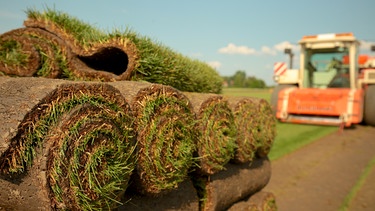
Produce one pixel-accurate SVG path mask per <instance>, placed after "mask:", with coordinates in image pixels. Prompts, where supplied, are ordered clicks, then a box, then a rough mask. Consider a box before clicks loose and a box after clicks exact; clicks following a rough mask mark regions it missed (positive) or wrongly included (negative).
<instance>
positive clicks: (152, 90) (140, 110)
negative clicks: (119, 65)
mask: <svg viewBox="0 0 375 211" xmlns="http://www.w3.org/2000/svg"><path fill="white" fill-rule="evenodd" d="M111 84H112V85H113V86H114V87H116V88H117V89H118V90H120V91H121V92H122V93H123V94H124V96H125V97H126V98H127V99H131V106H132V109H133V111H134V115H135V120H136V121H135V130H136V132H137V141H138V162H137V167H136V174H135V175H134V183H133V184H134V186H132V187H133V189H134V190H135V191H137V192H139V193H140V194H144V195H158V194H163V193H165V192H168V191H171V190H174V189H176V188H177V187H178V185H179V183H181V182H183V181H184V180H186V179H187V178H188V172H189V171H190V169H191V167H192V165H193V162H194V157H193V156H194V151H195V149H196V146H195V139H196V137H197V135H196V134H197V133H196V131H195V128H194V126H195V114H194V111H193V107H192V105H191V103H190V101H189V99H188V98H187V97H186V96H185V95H184V94H183V93H182V92H180V91H178V90H177V89H175V88H173V87H170V86H165V85H160V84H151V83H140V82H128V83H122V82H113V83H111Z"/></svg>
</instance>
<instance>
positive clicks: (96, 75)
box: [0, 19, 137, 81]
mask: <svg viewBox="0 0 375 211" xmlns="http://www.w3.org/2000/svg"><path fill="white" fill-rule="evenodd" d="M24 24H25V26H26V28H20V29H15V30H12V31H9V32H7V33H5V34H2V35H1V36H0V46H1V47H0V48H1V50H2V51H3V52H4V54H5V55H4V56H3V57H1V62H0V70H1V71H2V72H3V73H4V74H6V75H16V76H38V77H47V78H64V79H70V80H96V81H114V80H129V79H130V76H131V73H132V71H133V70H134V68H135V66H136V59H137V51H136V50H137V49H136V47H135V45H134V44H133V43H132V42H131V41H130V40H129V39H126V38H120V37H113V38H107V39H103V40H102V41H101V42H95V43H92V44H90V45H88V46H83V45H80V44H79V43H77V42H76V41H75V39H74V37H72V36H71V35H70V34H69V33H67V32H66V31H64V30H63V29H61V28H60V27H59V26H57V25H56V24H55V23H54V22H51V21H47V20H42V19H28V20H26V21H25V22H24Z"/></svg>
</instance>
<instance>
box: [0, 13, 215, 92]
mask: <svg viewBox="0 0 375 211" xmlns="http://www.w3.org/2000/svg"><path fill="white" fill-rule="evenodd" d="M26 13H27V17H28V18H27V19H26V20H25V21H24V25H25V28H19V29H15V30H12V31H9V32H6V33H4V34H2V35H0V52H1V53H0V73H2V74H5V75H15V76H38V77H49V78H65V79H70V80H96V81H119V80H144V81H148V82H151V83H158V84H164V85H169V86H172V87H175V88H177V89H179V90H181V91H190V92H209V93H219V92H221V89H222V78H221V77H220V76H219V74H218V73H217V72H216V71H215V70H214V69H213V68H212V67H210V66H209V65H208V64H206V63H204V62H201V61H199V60H196V59H191V58H189V57H186V56H183V55H182V54H180V53H178V52H176V51H174V50H172V49H171V48H169V47H167V46H165V45H163V44H161V43H159V42H157V41H153V40H151V39H150V38H148V37H146V36H141V35H139V34H138V33H136V32H134V31H131V30H128V29H127V30H125V31H120V30H116V29H115V30H113V31H112V32H104V31H102V30H99V29H97V28H94V27H93V26H91V25H89V24H87V23H84V22H83V21H81V20H79V19H77V18H75V17H72V16H70V15H69V14H66V13H64V12H60V11H56V10H53V9H49V8H47V9H46V10H45V11H36V10H33V9H28V10H27V11H26Z"/></svg>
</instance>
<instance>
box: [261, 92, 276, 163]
mask: <svg viewBox="0 0 375 211" xmlns="http://www.w3.org/2000/svg"><path fill="white" fill-rule="evenodd" d="M258 100H259V102H258V105H259V108H258V109H259V110H258V111H259V115H258V118H259V124H258V138H257V139H258V140H259V143H260V146H259V147H258V149H257V155H258V156H259V157H267V156H268V153H269V152H270V150H271V148H272V145H273V142H274V141H275V137H276V118H275V116H274V115H273V113H272V108H271V105H270V104H269V103H268V102H267V101H266V100H264V99H258Z"/></svg>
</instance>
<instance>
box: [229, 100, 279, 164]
mask: <svg viewBox="0 0 375 211" xmlns="http://www.w3.org/2000/svg"><path fill="white" fill-rule="evenodd" d="M225 99H226V100H227V101H228V102H229V106H230V108H231V109H232V112H233V115H234V122H235V126H236V128H237V137H236V144H237V148H236V151H235V155H234V159H233V160H232V161H233V162H234V163H246V162H251V161H252V160H253V159H254V158H255V157H256V156H261V157H264V156H267V155H268V153H269V151H270V149H271V147H272V144H273V141H274V138H275V136H276V119H275V118H274V116H273V115H272V113H271V112H270V105H269V103H268V102H267V101H266V100H264V99H260V98H253V97H232V96H225Z"/></svg>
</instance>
